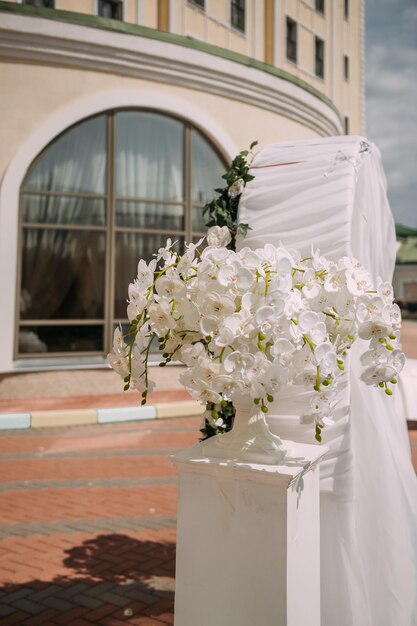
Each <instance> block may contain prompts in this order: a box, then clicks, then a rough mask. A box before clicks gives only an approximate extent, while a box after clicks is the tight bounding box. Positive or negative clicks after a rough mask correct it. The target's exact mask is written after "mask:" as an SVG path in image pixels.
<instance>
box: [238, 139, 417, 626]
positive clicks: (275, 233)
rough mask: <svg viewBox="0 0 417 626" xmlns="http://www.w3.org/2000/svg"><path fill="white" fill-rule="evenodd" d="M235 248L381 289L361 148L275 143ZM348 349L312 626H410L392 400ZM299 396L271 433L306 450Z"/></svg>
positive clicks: (402, 448) (416, 595) (406, 503)
mask: <svg viewBox="0 0 417 626" xmlns="http://www.w3.org/2000/svg"><path fill="white" fill-rule="evenodd" d="M250 173H251V174H253V175H254V176H255V178H254V180H252V181H251V182H249V183H248V184H247V185H246V187H245V190H244V192H243V194H242V197H241V200H240V206H239V221H241V222H243V223H247V224H249V226H250V227H251V230H249V231H248V234H247V236H246V238H245V239H242V238H241V239H239V241H238V247H239V248H242V247H244V246H248V247H250V248H252V249H256V248H258V247H262V246H264V245H265V244H266V243H271V244H274V245H278V244H279V243H280V242H282V243H283V244H284V245H285V246H287V247H290V248H295V249H297V250H299V251H300V252H301V254H302V256H309V254H310V253H311V248H312V246H313V247H314V249H318V250H320V252H321V254H323V255H325V256H326V257H328V258H331V259H333V260H337V259H339V258H340V257H341V256H355V257H356V258H358V259H359V260H360V261H361V262H362V263H363V265H364V266H365V267H366V268H367V269H368V270H369V271H370V272H371V275H372V277H373V280H374V281H375V282H376V281H377V280H378V279H379V278H381V279H383V280H388V281H391V280H392V274H393V270H394V265H395V251H396V241H395V227H394V221H393V217H392V214H391V211H390V209H389V205H388V201H387V197H386V183H385V177H384V173H383V169H382V165H381V157H380V153H379V151H378V149H377V148H376V146H374V145H373V144H371V143H370V142H368V141H367V140H366V139H365V138H363V137H355V136H349V137H330V138H323V139H312V140H309V141H297V142H285V143H276V144H271V145H269V146H267V147H266V148H264V149H262V150H261V151H260V152H259V153H258V154H257V155H256V156H255V159H254V161H253V163H252V166H251V171H250ZM364 349H365V345H364V342H359V343H357V344H355V346H354V347H353V349H352V350H351V355H350V360H349V363H348V366H347V367H346V371H345V373H344V375H343V379H342V381H341V385H340V389H339V392H338V404H337V410H336V413H335V416H334V417H335V420H334V425H333V426H329V427H326V428H325V429H324V430H323V443H324V445H326V446H328V447H329V452H328V454H327V455H326V457H325V459H324V461H323V462H322V465H321V469H320V472H321V474H320V475H321V480H320V483H321V487H320V489H321V502H320V511H321V521H320V524H321V596H322V602H321V605H322V626H335V625H336V624H337V625H338V626H417V480H416V476H415V474H414V470H413V467H412V463H411V455H410V446H409V442H408V436H407V426H406V419H405V411H404V406H403V404H402V400H401V398H402V395H403V394H401V393H397V394H395V395H394V396H393V397H388V396H386V395H385V394H384V393H383V392H382V390H381V389H379V388H378V389H374V388H370V387H367V386H366V385H365V384H364V383H363V382H362V381H361V380H360V378H359V376H360V373H361V371H362V366H361V364H360V355H361V353H362V352H363V351H364ZM310 395H311V392H310V391H309V390H308V389H304V388H300V387H298V386H297V387H295V386H293V385H288V386H287V387H286V388H285V389H284V390H283V392H282V394H280V397H279V398H278V399H277V401H276V402H275V404H274V407H272V411H271V417H269V424H270V428H271V430H272V431H273V432H274V433H275V434H277V435H279V436H280V437H282V438H283V439H290V440H293V441H299V442H302V443H311V444H314V443H315V441H314V426H313V425H301V424H300V423H299V415H300V414H301V413H303V412H304V407H306V406H307V404H308V401H309V397H310Z"/></svg>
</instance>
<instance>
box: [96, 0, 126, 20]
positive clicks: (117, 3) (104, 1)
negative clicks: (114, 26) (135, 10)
mask: <svg viewBox="0 0 417 626" xmlns="http://www.w3.org/2000/svg"><path fill="white" fill-rule="evenodd" d="M103 5H111V6H114V7H117V11H118V12H120V15H118V16H117V17H115V16H113V15H112V16H111V17H108V16H106V15H102V14H101V12H100V9H101V7H102V6H103ZM124 11H125V8H124V1H123V0H97V16H98V17H102V18H104V19H107V20H117V21H118V22H123V19H124Z"/></svg>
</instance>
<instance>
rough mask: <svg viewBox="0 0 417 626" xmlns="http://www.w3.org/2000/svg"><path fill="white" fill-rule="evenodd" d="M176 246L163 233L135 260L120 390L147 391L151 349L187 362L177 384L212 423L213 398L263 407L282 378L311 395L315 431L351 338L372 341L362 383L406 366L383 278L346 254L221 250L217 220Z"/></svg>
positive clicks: (116, 352)
mask: <svg viewBox="0 0 417 626" xmlns="http://www.w3.org/2000/svg"><path fill="white" fill-rule="evenodd" d="M202 241H203V240H201V241H200V242H198V243H197V244H188V245H186V247H185V252H184V254H182V255H179V254H177V253H176V252H175V251H174V250H173V249H172V244H171V242H170V241H168V242H167V245H166V247H164V248H161V249H160V250H159V251H158V253H157V254H156V255H155V258H154V259H153V260H152V261H151V262H150V263H146V262H145V261H144V260H141V261H139V265H138V273H137V277H136V279H135V280H134V282H133V283H131V284H130V285H129V290H128V295H129V298H128V306H127V314H128V318H129V321H130V330H129V333H128V335H127V336H126V337H123V335H122V332H121V330H120V329H116V331H115V333H114V345H113V352H112V353H111V354H109V355H108V362H109V364H110V365H111V367H112V368H113V369H114V370H116V371H117V372H118V373H119V374H120V376H121V377H122V378H123V380H124V383H125V389H129V388H134V389H137V390H138V391H139V392H140V393H141V394H142V403H143V404H144V403H145V402H146V398H147V394H148V392H149V391H150V390H151V389H152V382H151V381H150V380H149V377H148V358H149V353H150V350H151V347H152V346H153V345H155V342H157V344H158V348H159V351H160V352H161V353H162V359H163V360H162V362H161V363H160V365H161V366H164V365H166V364H167V363H169V362H170V361H172V360H176V361H180V362H181V363H183V364H184V365H186V367H187V369H186V371H185V373H184V374H183V375H182V383H183V384H184V386H185V388H186V389H187V390H188V391H189V393H190V394H191V396H192V397H193V398H194V399H196V400H199V401H201V402H204V403H205V404H206V408H207V414H206V418H207V419H208V420H211V421H212V423H213V424H214V425H215V426H216V427H217V428H218V427H220V428H221V427H222V424H221V423H218V422H219V419H220V418H219V412H220V411H221V407H222V406H224V405H225V403H227V402H228V401H233V399H234V398H235V397H237V396H242V394H244V395H245V396H246V397H250V398H251V400H252V402H253V403H254V405H257V407H258V408H261V410H262V411H263V412H264V413H267V412H268V407H269V405H270V404H271V402H273V400H274V397H276V396H277V394H278V395H279V392H280V389H281V388H282V387H283V386H284V385H286V384H289V383H290V384H293V385H304V386H305V385H309V386H310V387H311V389H312V392H313V393H312V398H311V402H310V408H309V410H308V412H307V413H306V414H305V415H303V416H301V420H302V421H307V422H314V423H315V433H316V434H315V436H316V439H317V441H321V430H322V428H323V427H324V426H325V425H326V424H330V423H332V412H333V408H334V407H333V399H334V397H335V390H336V387H337V384H338V380H339V378H340V373H341V372H342V371H343V369H344V363H345V359H346V355H347V354H348V351H349V349H350V347H351V345H352V343H353V342H354V341H355V339H356V338H358V337H359V338H361V339H365V340H367V341H368V342H369V344H368V347H369V349H368V350H367V351H366V352H365V353H364V354H363V356H362V362H363V365H364V371H363V374H362V380H363V381H364V382H365V383H366V384H368V385H379V386H380V387H382V388H383V389H384V391H385V393H386V394H388V395H391V394H392V390H391V387H390V385H394V384H395V383H396V382H397V375H398V373H399V372H400V371H401V369H402V367H403V365H404V355H403V353H402V351H401V345H400V343H399V328H400V324H401V316H400V310H399V307H398V306H397V305H396V304H394V303H393V292H392V287H391V285H389V284H388V283H380V284H378V285H377V286H376V287H374V286H373V285H372V281H371V278H370V276H369V274H368V272H367V271H366V270H365V269H364V268H363V267H362V266H361V264H360V263H359V262H358V261H356V260H355V259H352V258H348V257H343V258H342V259H340V260H339V261H338V262H337V263H335V262H332V261H330V260H328V259H326V258H325V257H323V256H320V254H319V252H318V251H313V252H312V255H311V257H309V258H303V259H302V258H300V255H299V254H298V252H297V251H295V250H291V249H287V248H285V247H284V246H282V245H281V246H279V247H275V246H272V245H270V244H267V245H265V246H264V247H263V248H260V249H257V250H251V249H249V248H243V249H241V250H240V251H239V252H235V251H233V250H230V249H228V248H227V247H226V246H227V244H228V243H229V242H230V235H229V231H228V228H227V227H226V226H224V227H219V226H214V227H212V228H211V229H209V232H208V235H207V242H208V244H209V245H208V247H206V248H205V249H203V250H202V251H201V250H200V246H201V243H202Z"/></svg>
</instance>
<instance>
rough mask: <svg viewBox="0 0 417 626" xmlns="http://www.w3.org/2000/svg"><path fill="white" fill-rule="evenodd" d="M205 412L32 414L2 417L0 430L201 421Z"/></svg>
mask: <svg viewBox="0 0 417 626" xmlns="http://www.w3.org/2000/svg"><path fill="white" fill-rule="evenodd" d="M204 410H205V408H204V407H203V406H202V405H201V404H200V403H199V402H195V401H194V400H184V401H181V402H161V403H160V404H154V405H145V406H124V407H114V408H110V409H108V408H106V409H100V408H97V409H65V410H54V411H33V412H31V413H26V412H25V413H0V430H16V429H23V428H45V427H51V426H52V427H53V426H57V427H59V426H81V425H86V424H113V423H117V422H138V421H142V420H154V419H170V418H173V417H199V416H200V415H202V414H203V413H204Z"/></svg>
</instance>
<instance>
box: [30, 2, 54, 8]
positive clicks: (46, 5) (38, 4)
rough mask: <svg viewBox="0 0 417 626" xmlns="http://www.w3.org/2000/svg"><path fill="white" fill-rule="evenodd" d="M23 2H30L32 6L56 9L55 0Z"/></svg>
mask: <svg viewBox="0 0 417 626" xmlns="http://www.w3.org/2000/svg"><path fill="white" fill-rule="evenodd" d="M23 4H29V5H30V6H32V7H38V8H46V9H54V8H55V2H54V0H23Z"/></svg>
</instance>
